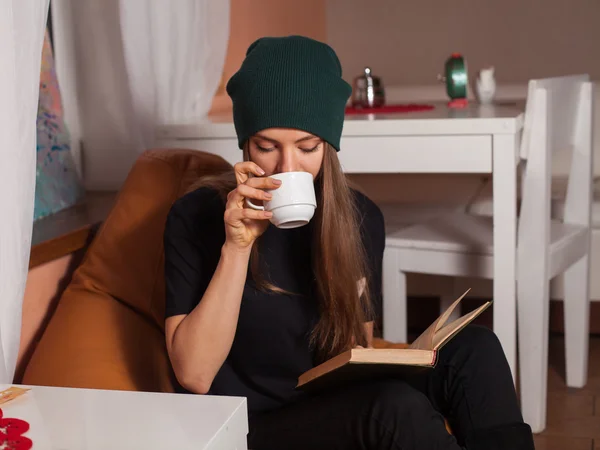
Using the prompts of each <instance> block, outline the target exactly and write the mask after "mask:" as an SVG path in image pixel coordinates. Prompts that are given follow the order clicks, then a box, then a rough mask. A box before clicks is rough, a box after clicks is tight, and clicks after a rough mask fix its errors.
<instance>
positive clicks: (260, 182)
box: [245, 177, 281, 189]
mask: <svg viewBox="0 0 600 450" xmlns="http://www.w3.org/2000/svg"><path fill="white" fill-rule="evenodd" d="M245 184H246V185H248V186H252V187H254V188H258V189H277V188H278V187H279V186H281V180H277V179H275V178H271V177H263V178H250V179H249V180H248V181H246V183H245Z"/></svg>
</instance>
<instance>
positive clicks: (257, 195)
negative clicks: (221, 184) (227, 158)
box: [236, 184, 273, 201]
mask: <svg viewBox="0 0 600 450" xmlns="http://www.w3.org/2000/svg"><path fill="white" fill-rule="evenodd" d="M236 191H237V193H238V194H239V195H241V196H242V197H246V198H252V199H256V200H263V201H269V200H271V198H273V195H272V194H271V193H269V192H267V191H263V190H261V189H256V188H253V187H252V186H249V185H248V184H240V185H239V186H238V187H237V189H236Z"/></svg>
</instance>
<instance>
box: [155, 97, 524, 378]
mask: <svg viewBox="0 0 600 450" xmlns="http://www.w3.org/2000/svg"><path fill="white" fill-rule="evenodd" d="M523 106H524V105H512V106H511V105H506V106H500V105H484V106H482V105H478V104H475V103H473V104H471V105H469V107H467V108H465V109H450V108H448V107H447V106H446V105H445V104H436V105H435V108H434V109H432V110H429V111H419V112H411V113H397V114H376V115H373V114H369V115H348V116H346V119H345V122H344V129H343V133H342V139H341V144H340V146H341V151H340V153H339V158H340V161H341V163H342V166H343V169H344V171H345V172H346V173H489V174H493V192H494V197H493V216H494V280H493V282H494V330H496V333H497V334H498V338H499V339H500V342H501V343H502V348H503V349H504V352H505V354H506V357H507V359H508V363H509V365H510V367H511V370H512V373H513V377H514V378H516V361H517V340H516V246H517V202H516V200H517V170H516V168H517V163H518V152H519V142H520V134H521V131H522V129H523V125H524V113H523V111H524V108H523ZM156 138H157V141H158V145H160V146H161V147H167V148H193V149H197V150H202V151H205V152H209V153H215V154H217V155H220V156H221V157H223V158H224V159H225V160H227V161H228V162H229V163H231V164H235V163H236V162H238V161H240V160H241V159H242V152H241V151H240V150H239V149H238V146H237V140H236V133H235V128H234V125H233V122H232V117H231V115H227V116H222V117H211V118H210V120H209V121H207V122H205V123H199V124H193V125H169V126H162V127H159V128H158V130H157V135H156ZM391 188H392V189H393V186H391ZM500 325H502V327H500Z"/></svg>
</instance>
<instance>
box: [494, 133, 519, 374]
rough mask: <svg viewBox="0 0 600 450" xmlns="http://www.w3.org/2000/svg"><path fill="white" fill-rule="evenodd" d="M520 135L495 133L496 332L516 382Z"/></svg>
mask: <svg viewBox="0 0 600 450" xmlns="http://www.w3.org/2000/svg"><path fill="white" fill-rule="evenodd" d="M516 165H517V136H516V135H511V134H500V135H494V136H493V189H494V192H493V194H494V198H493V205H494V206H493V209H494V212H493V214H494V306H493V308H494V332H495V333H496V335H497V336H498V338H499V340H500V343H501V344H502V348H503V349H504V353H505V354H506V359H507V360H508V364H509V366H510V369H511V371H512V375H513V380H515V381H516V374H517V372H516V368H517V341H516V339H517V314H516V313H517V308H516V251H517V167H516Z"/></svg>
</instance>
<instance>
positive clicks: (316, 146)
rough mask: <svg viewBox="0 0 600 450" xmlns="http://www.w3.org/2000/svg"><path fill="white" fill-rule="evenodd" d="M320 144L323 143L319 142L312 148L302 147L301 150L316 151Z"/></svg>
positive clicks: (306, 151) (305, 151)
mask: <svg viewBox="0 0 600 450" xmlns="http://www.w3.org/2000/svg"><path fill="white" fill-rule="evenodd" d="M320 145H321V143H320V142H319V143H318V144H317V145H315V146H314V147H311V148H300V150H302V151H303V152H304V153H312V152H314V151H316V150H317V149H318V148H319V146H320Z"/></svg>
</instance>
